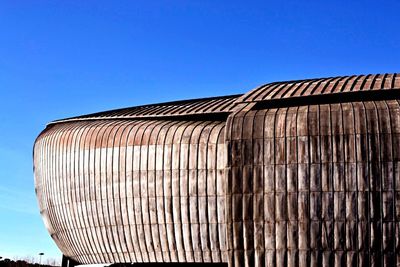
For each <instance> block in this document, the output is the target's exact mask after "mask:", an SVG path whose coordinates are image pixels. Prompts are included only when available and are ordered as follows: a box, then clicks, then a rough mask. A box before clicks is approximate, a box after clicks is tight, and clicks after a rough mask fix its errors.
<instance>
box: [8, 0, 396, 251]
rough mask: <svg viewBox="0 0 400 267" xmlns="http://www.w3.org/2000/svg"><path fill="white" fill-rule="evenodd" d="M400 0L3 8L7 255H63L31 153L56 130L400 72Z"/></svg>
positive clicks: (122, 2) (15, 3) (205, 0)
mask: <svg viewBox="0 0 400 267" xmlns="http://www.w3.org/2000/svg"><path fill="white" fill-rule="evenodd" d="M399 10H400V1H390V0H389V1H386V0H385V1H357V0H351V1H349V0H347V1H311V0H307V1H302V0H295V1H292V0H286V1H234V0H229V1H225V0H220V1H218V0H211V1H209V0H192V1H190V0H185V1H183V0H182V1H174V0H170V1H157V0H152V1H148V0H146V1H141V0H135V1H131V0H129V1H128V0H119V1H112V0H109V1H99V0H96V1H90V0H85V1H69V0H68V1H67V0H63V1H62V0H59V1H57V0H51V1H50V0H49V1H40V0H38V1H32V0H31V1H22V0H21V1H19V0H10V1H8V0H3V1H1V2H0V92H1V94H0V97H1V104H0V122H1V123H0V182H1V183H0V256H3V257H14V256H19V257H24V256H26V255H32V256H35V255H37V254H38V253H39V252H44V253H45V256H48V257H60V252H59V251H58V249H57V248H56V246H55V245H54V243H53V242H52V240H51V239H50V237H49V235H48V234H47V232H46V230H45V228H44V225H43V223H42V221H41V219H40V216H39V211H38V207H37V202H36V198H35V194H34V186H33V174H32V145H33V142H34V139H35V138H36V136H37V135H38V134H39V132H40V131H41V130H42V129H43V128H44V127H45V125H46V123H47V122H49V121H51V120H54V119H60V118H65V117H69V116H75V115H80V114H85V113H91V112H96V111H102V110H107V109H113V108H119V107H127V106H134V105H139V104H146V103H155V102H163V101H170V100H178V99H188V98H197V97H206V96H216V95H226V94H234V93H242V92H246V91H248V90H250V89H252V88H254V87H255V86H257V85H260V84H262V83H266V82H273V81H279V80H292V79H302V78H316V77H327V76H337V75H351V74H368V73H385V72H398V71H399V70H400V69H399V64H400V49H399V48H400V34H399V29H400V16H399Z"/></svg>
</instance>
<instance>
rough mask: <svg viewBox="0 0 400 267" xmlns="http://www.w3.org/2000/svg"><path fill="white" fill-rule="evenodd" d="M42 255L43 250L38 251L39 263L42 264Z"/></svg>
mask: <svg viewBox="0 0 400 267" xmlns="http://www.w3.org/2000/svg"><path fill="white" fill-rule="evenodd" d="M43 255H44V253H43V252H40V253H39V264H40V265H42V256H43Z"/></svg>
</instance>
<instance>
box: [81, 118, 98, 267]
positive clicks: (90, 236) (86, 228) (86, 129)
mask: <svg viewBox="0 0 400 267" xmlns="http://www.w3.org/2000/svg"><path fill="white" fill-rule="evenodd" d="M82 128H83V131H82V134H81V136H80V138H79V141H78V146H77V148H78V149H77V150H78V177H79V179H80V178H82V180H83V183H82V184H83V191H84V194H83V196H80V201H81V204H82V202H84V203H85V204H84V205H85V209H84V210H82V211H81V213H82V214H81V216H82V219H83V222H84V223H83V225H84V228H82V231H86V234H84V236H85V238H86V242H87V244H88V245H89V250H90V252H89V253H88V255H87V263H91V262H92V260H91V259H90V258H91V257H90V254H95V253H94V249H93V248H94V247H95V246H94V245H93V243H92V239H93V233H92V229H91V227H90V222H89V218H88V217H87V215H88V208H87V205H88V202H90V198H89V200H88V199H87V198H86V197H85V196H86V193H85V191H86V190H87V189H88V187H87V186H86V180H87V175H86V174H85V158H86V157H85V155H86V154H88V153H89V152H86V150H85V145H86V142H87V138H88V135H89V132H90V130H91V128H92V125H90V124H89V125H87V126H86V127H82ZM82 143H83V144H82ZM80 155H82V158H81V157H80ZM80 195H81V194H80ZM87 195H89V196H90V194H87ZM83 212H84V213H85V214H83ZM85 216H86V218H85Z"/></svg>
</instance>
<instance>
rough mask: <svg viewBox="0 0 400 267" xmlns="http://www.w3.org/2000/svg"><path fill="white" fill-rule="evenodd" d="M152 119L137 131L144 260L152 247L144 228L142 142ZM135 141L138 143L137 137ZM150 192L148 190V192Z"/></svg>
mask: <svg viewBox="0 0 400 267" xmlns="http://www.w3.org/2000/svg"><path fill="white" fill-rule="evenodd" d="M151 123H152V122H151V121H149V122H147V123H146V124H145V125H146V126H145V127H144V128H142V129H138V131H137V133H140V134H139V138H140V142H139V144H138V151H139V152H138V153H139V157H138V161H139V162H138V163H137V166H138V168H139V169H138V170H136V171H137V173H138V179H139V183H138V187H139V197H138V198H139V203H140V215H141V216H140V217H141V225H139V224H137V227H140V228H141V231H142V232H143V236H142V237H139V239H140V238H143V240H142V241H144V242H143V243H144V248H145V255H146V260H143V262H145V261H146V262H150V251H149V250H148V248H149V247H150V246H149V244H148V242H147V238H146V233H145V228H144V214H143V213H144V212H143V204H142V173H141V172H142V167H141V164H142V144H143V138H144V135H145V132H146V131H147V128H148V127H149V126H151ZM135 143H136V137H135ZM147 193H148V192H147ZM150 235H151V231H150Z"/></svg>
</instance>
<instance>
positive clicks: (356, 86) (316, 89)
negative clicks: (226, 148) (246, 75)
mask: <svg viewBox="0 0 400 267" xmlns="http://www.w3.org/2000/svg"><path fill="white" fill-rule="evenodd" d="M387 89H400V75H399V74H397V73H395V74H376V75H372V74H370V75H358V76H356V75H354V76H341V77H331V78H322V79H308V80H298V81H287V82H273V83H268V84H265V85H262V86H260V87H258V88H256V89H254V90H252V91H250V92H248V93H246V94H244V95H243V96H242V97H240V98H239V99H238V100H237V102H260V101H268V100H274V99H288V98H294V97H305V96H315V95H329V94H336V93H346V92H360V91H375V90H387Z"/></svg>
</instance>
